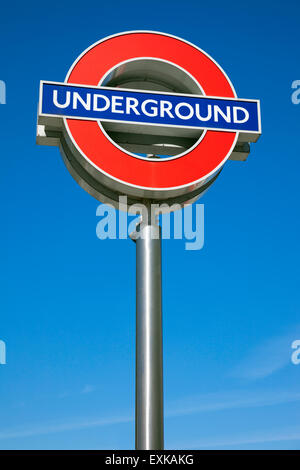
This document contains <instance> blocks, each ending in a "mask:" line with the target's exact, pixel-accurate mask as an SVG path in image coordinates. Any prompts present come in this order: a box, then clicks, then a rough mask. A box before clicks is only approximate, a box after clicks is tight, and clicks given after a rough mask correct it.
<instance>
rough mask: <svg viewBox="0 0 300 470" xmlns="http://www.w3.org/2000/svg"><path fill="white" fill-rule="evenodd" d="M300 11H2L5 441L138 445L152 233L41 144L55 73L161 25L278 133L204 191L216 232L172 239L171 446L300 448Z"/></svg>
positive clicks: (167, 272)
mask: <svg viewBox="0 0 300 470" xmlns="http://www.w3.org/2000/svg"><path fill="white" fill-rule="evenodd" d="M299 13H300V6H299V2H297V1H296V0H294V1H291V0H288V1H285V2H282V1H272V2H271V1H257V0H254V1H251V2H235V1H228V2H224V1H222V2H221V1H215V2H207V3H206V4H205V2H200V3H199V2H196V1H187V2H182V1H180V2H179V1H177V0H172V1H170V0H164V1H161V0H160V1H158V0H153V1H152V2H148V3H147V2H140V1H135V0H134V1H130V2H124V1H122V2H120V1H119V0H116V1H115V2H113V3H111V2H106V3H103V2H99V1H95V2H90V1H87V2H74V1H73V2H69V1H65V2H57V1H51V2H48V3H47V4H45V3H40V2H32V1H29V2H25V3H23V2H13V3H12V2H5V4H3V5H2V6H1V15H0V37H1V49H0V80H4V81H5V82H6V84H7V104H6V105H0V120H1V126H0V135H1V174H0V178H1V232H0V237H1V244H0V250H1V253H0V258H1V271H0V276H1V296H0V307H1V319H0V339H2V340H4V341H5V342H6V345H7V364H6V365H0V448H1V449H76V448H80V449H101V448H104V449H105V448H106V449H113V448H114V449H126V448H133V445H134V350H135V338H134V334H135V247H134V244H133V243H132V242H131V241H130V240H120V241H116V240H111V241H100V240H99V239H97V237H96V224H97V221H98V219H97V217H96V208H97V206H98V202H97V201H96V200H94V199H93V198H92V197H91V196H89V195H88V194H86V193H85V192H84V191H83V190H82V189H81V188H80V187H79V186H78V185H77V183H75V181H74V180H73V179H72V177H71V176H70V175H69V173H68V171H67V170H66V168H65V167H64V164H63V162H62V159H61V157H60V154H59V150H58V149H57V148H55V147H39V146H37V145H36V144H35V130H36V129H35V127H36V111H37V101H38V85H39V80H40V79H44V80H54V81H63V80H64V77H65V75H66V72H67V70H68V69H69V67H70V65H71V64H72V62H73V61H74V59H75V58H76V57H77V56H78V55H79V54H80V53H81V52H82V51H83V50H84V49H85V48H86V47H88V46H89V45H90V44H92V43H94V42H95V41H97V40H99V39H101V38H103V37H105V36H107V35H110V34H114V33H117V32H120V31H126V30H132V29H134V30H136V29H151V30H157V31H163V32H167V33H171V34H174V35H177V36H180V37H183V38H185V39H187V40H189V41H191V42H193V43H195V44H197V45H198V46H199V47H200V48H202V49H203V50H205V51H206V52H208V53H209V54H210V55H211V56H212V57H214V59H215V60H216V61H217V62H219V64H220V65H221V66H222V67H223V68H224V70H225V71H226V72H227V74H228V75H229V76H230V78H231V80H232V82H233V84H234V86H235V89H236V91H237V94H238V96H240V97H242V98H254V99H255V98H258V99H260V100H261V107H262V125H263V136H262V137H261V139H260V140H259V142H258V143H257V144H256V145H255V146H253V148H252V154H251V155H250V157H249V159H248V161H247V162H246V163H237V162H228V163H227V164H226V166H225V169H224V171H223V172H222V174H221V176H220V178H219V179H218V181H217V182H216V183H215V185H214V186H213V188H211V189H210V191H209V192H207V194H206V195H205V196H204V197H203V199H202V201H201V202H203V203H204V204H205V245H204V248H203V249H202V250H201V251H196V252H195V251H186V250H185V249H184V242H183V241H176V240H170V241H164V243H163V288H164V291H163V292H164V296H163V315H164V317H163V320H164V366H165V374H164V377H165V405H166V420H165V440H166V447H167V448H179V449H180V448H186V449H188V448H194V449H196V448H219V449H231V448H235V449H253V448H256V449H266V448H268V449H287V448H291V449H300V424H299V423H300V420H299V418H300V412H299V409H300V406H299V405H300V387H299V384H300V365H299V366H296V365H294V364H292V363H291V360H290V356H291V353H292V350H291V348H290V344H291V342H292V341H293V340H295V339H300V319H299V315H300V298H299V264H300V263H299V262H300V257H299V231H300V224H299V196H300V189H299V172H300V160H299V147H300V144H299V130H300V105H298V106H297V105H293V104H292V102H291V91H292V90H291V83H292V81H293V80H296V79H300V68H299V64H300V52H299V47H298V43H299Z"/></svg>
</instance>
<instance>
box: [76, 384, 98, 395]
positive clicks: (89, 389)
mask: <svg viewBox="0 0 300 470" xmlns="http://www.w3.org/2000/svg"><path fill="white" fill-rule="evenodd" d="M95 390H96V387H94V386H93V385H88V384H87V385H85V386H84V387H83V389H82V390H81V392H80V393H82V394H86V393H92V392H94V391H95Z"/></svg>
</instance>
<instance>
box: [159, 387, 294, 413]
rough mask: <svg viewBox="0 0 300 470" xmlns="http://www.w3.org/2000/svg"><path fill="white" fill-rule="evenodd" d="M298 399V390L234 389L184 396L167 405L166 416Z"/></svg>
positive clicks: (291, 401)
mask: <svg viewBox="0 0 300 470" xmlns="http://www.w3.org/2000/svg"><path fill="white" fill-rule="evenodd" d="M298 401H300V391H299V392H293V391H292V392H290V391H284V390H281V391H267V390H255V391H250V392H249V391H247V390H236V391H231V392H227V393H226V392H225V393H211V394H206V395H198V396H191V397H186V398H184V399H182V400H177V401H174V402H173V403H170V404H169V406H168V407H167V411H166V416H168V417H172V416H180V415H191V414H196V413H205V412H206V413H207V412H214V411H221V410H228V409H235V408H257V407H263V406H274V405H280V404H284V403H293V402H298Z"/></svg>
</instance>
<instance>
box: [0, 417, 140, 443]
mask: <svg viewBox="0 0 300 470" xmlns="http://www.w3.org/2000/svg"><path fill="white" fill-rule="evenodd" d="M132 421H133V417H132V416H126V415H125V416H120V417H111V418H101V419H97V420H90V421H89V420H87V421H79V422H70V423H51V424H49V423H48V424H46V425H44V426H32V427H30V428H27V429H25V428H23V429H21V428H19V429H15V430H11V431H9V430H8V431H0V440H3V439H15V438H22V437H31V436H39V435H43V434H51V433H57V432H63V431H77V430H81V429H87V428H94V427H101V426H111V425H115V424H123V423H130V422H132Z"/></svg>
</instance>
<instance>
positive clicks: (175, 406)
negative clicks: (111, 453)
mask: <svg viewBox="0 0 300 470" xmlns="http://www.w3.org/2000/svg"><path fill="white" fill-rule="evenodd" d="M298 401H300V392H299V393H297V392H289V391H277V392H275V391H266V390H256V391H253V392H249V391H247V390H237V391H233V392H227V393H211V394H206V395H197V396H191V397H185V398H184V399H181V400H176V401H173V402H170V403H169V404H168V406H167V407H166V418H172V417H176V416H183V415H191V414H197V413H208V412H216V411H220V410H228V409H234V408H255V407H262V406H274V405H279V404H284V403H293V402H298ZM133 420H134V416H133V415H129V414H127V415H124V416H118V417H108V418H99V419H95V420H85V421H77V422H74V421H73V422H69V423H47V424H45V425H43V426H31V427H28V428H24V427H23V428H18V429H13V430H3V431H0V440H3V439H14V438H23V437H30V436H37V435H43V434H51V433H57V432H64V431H76V430H81V429H87V428H93V427H102V426H110V425H118V424H123V423H131V422H133ZM221 445H222V444H221Z"/></svg>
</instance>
